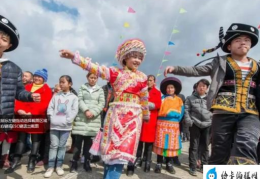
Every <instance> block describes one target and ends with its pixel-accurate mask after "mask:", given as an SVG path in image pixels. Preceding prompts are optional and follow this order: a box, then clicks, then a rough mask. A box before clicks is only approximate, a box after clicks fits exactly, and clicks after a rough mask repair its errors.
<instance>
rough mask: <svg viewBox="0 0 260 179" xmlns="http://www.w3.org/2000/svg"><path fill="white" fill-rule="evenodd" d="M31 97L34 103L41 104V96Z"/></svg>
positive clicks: (33, 94) (33, 95)
mask: <svg viewBox="0 0 260 179" xmlns="http://www.w3.org/2000/svg"><path fill="white" fill-rule="evenodd" d="M31 96H32V99H33V101H34V102H41V95H40V94H39V93H32V95H31Z"/></svg>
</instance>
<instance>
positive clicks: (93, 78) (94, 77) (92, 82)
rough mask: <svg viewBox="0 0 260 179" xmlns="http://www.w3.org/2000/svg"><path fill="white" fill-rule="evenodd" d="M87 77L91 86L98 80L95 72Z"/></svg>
mask: <svg viewBox="0 0 260 179" xmlns="http://www.w3.org/2000/svg"><path fill="white" fill-rule="evenodd" d="M87 79H88V83H89V85H90V86H95V85H96V83H97V80H98V78H97V75H95V74H91V75H89V76H88V77H87Z"/></svg>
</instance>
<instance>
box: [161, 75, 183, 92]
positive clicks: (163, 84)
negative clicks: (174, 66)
mask: <svg viewBox="0 0 260 179" xmlns="http://www.w3.org/2000/svg"><path fill="white" fill-rule="evenodd" d="M169 84H172V85H173V86H174V88H175V94H176V95H178V94H180V92H181V89H182V85H181V81H180V80H179V79H178V78H175V77H167V78H165V79H164V80H163V81H162V82H161V85H160V90H161V92H162V93H163V94H164V95H166V88H167V86H168V85H169Z"/></svg>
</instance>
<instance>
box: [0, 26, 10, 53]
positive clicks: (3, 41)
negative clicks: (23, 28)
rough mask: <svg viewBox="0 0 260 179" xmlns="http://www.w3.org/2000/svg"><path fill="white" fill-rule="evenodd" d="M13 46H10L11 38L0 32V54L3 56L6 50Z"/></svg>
mask: <svg viewBox="0 0 260 179" xmlns="http://www.w3.org/2000/svg"><path fill="white" fill-rule="evenodd" d="M11 46H12V44H10V37H9V36H8V35H7V34H5V33H4V32H2V31H0V53H1V54H2V53H3V52H4V51H5V50H7V49H9V48H10V47H11Z"/></svg>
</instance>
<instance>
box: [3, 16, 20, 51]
mask: <svg viewBox="0 0 260 179" xmlns="http://www.w3.org/2000/svg"><path fill="white" fill-rule="evenodd" d="M0 30H2V31H4V32H5V33H7V34H8V35H9V36H10V40H11V44H12V46H11V47H10V48H9V49H7V50H6V51H5V52H9V51H12V50H14V49H16V48H17V47H18V44H19V39H20V36H19V33H18V30H17V29H16V27H15V26H14V25H13V24H12V23H11V22H10V21H9V20H8V19H7V18H5V17H4V16H1V15H0Z"/></svg>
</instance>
